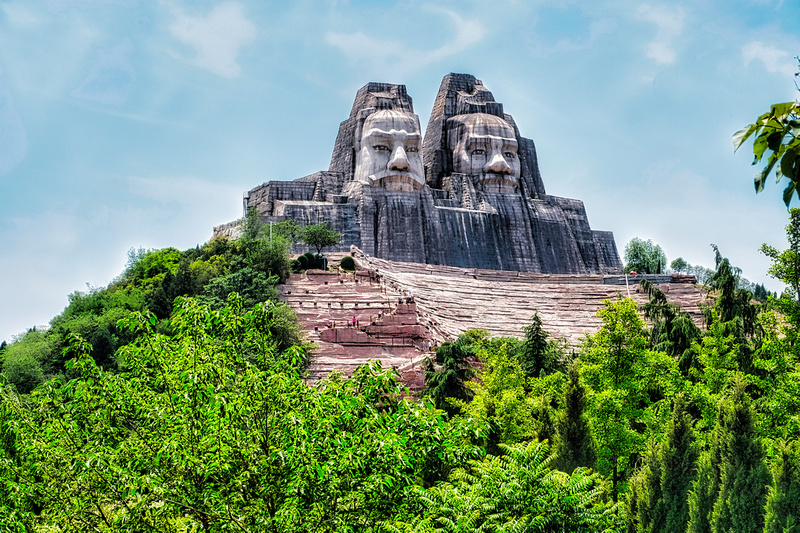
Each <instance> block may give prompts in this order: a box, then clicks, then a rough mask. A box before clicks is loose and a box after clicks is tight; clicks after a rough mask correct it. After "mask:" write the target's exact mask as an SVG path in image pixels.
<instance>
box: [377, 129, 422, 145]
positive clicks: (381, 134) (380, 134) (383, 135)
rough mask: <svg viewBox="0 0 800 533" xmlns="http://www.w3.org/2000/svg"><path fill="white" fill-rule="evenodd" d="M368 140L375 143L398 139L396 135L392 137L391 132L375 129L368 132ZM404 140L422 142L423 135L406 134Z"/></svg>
mask: <svg viewBox="0 0 800 533" xmlns="http://www.w3.org/2000/svg"><path fill="white" fill-rule="evenodd" d="M366 138H368V139H370V142H374V141H373V140H390V141H393V140H395V139H396V138H397V137H396V136H395V135H392V133H391V132H388V131H385V130H379V129H377V128H375V129H371V130H370V131H369V132H367V135H366ZM404 138H405V140H406V141H422V135H421V134H419V133H406V134H405V137H404Z"/></svg>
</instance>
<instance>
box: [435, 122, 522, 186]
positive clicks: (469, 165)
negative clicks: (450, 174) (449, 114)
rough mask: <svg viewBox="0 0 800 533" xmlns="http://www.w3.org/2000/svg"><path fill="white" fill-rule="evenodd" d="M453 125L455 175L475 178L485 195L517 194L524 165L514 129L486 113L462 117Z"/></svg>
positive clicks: (452, 142)
mask: <svg viewBox="0 0 800 533" xmlns="http://www.w3.org/2000/svg"><path fill="white" fill-rule="evenodd" d="M450 121H451V122H452V123H451V125H450V128H449V132H450V133H449V137H448V142H449V146H450V149H451V150H453V171H454V172H457V173H460V174H469V175H471V176H473V179H474V182H475V186H476V187H477V188H478V189H480V190H483V191H487V192H499V193H512V192H514V191H516V190H517V188H518V187H519V177H520V163H519V157H518V156H517V147H518V145H517V138H516V136H515V135H514V129H513V128H512V127H511V125H509V123H508V122H506V121H505V120H503V119H502V118H500V117H497V116H495V115H489V114H486V113H473V114H469V115H459V116H456V117H453V118H451V119H450Z"/></svg>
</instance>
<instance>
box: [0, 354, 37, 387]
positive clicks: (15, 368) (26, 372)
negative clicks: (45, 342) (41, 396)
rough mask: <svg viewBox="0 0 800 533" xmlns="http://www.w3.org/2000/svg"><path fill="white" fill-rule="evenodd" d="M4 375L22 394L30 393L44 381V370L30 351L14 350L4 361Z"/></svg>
mask: <svg viewBox="0 0 800 533" xmlns="http://www.w3.org/2000/svg"><path fill="white" fill-rule="evenodd" d="M3 375H5V378H6V380H7V381H8V383H10V384H12V385H14V386H15V387H16V388H17V391H18V392H20V393H21V394H28V393H29V392H30V391H32V390H33V389H35V388H36V386H37V385H38V384H39V383H41V382H42V381H44V370H42V365H41V364H40V363H39V361H38V360H37V359H36V357H34V356H33V355H32V354H30V353H26V352H20V353H17V352H12V353H10V354H8V355H7V356H6V358H5V361H3Z"/></svg>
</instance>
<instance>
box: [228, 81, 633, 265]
mask: <svg viewBox="0 0 800 533" xmlns="http://www.w3.org/2000/svg"><path fill="white" fill-rule="evenodd" d="M370 117H372V118H370ZM418 124H419V121H418V119H417V117H416V115H414V110H413V104H412V100H411V98H410V97H409V96H408V94H407V92H406V89H405V86H403V85H393V84H387V83H369V84H367V85H365V86H364V87H363V88H361V89H360V90H359V91H358V93H357V94H356V98H355V102H354V104H353V108H352V110H351V112H350V116H349V117H348V118H347V120H345V121H344V122H342V123H341V125H340V127H339V133H338V135H337V137H336V142H335V146H334V150H333V155H332V157H331V163H330V166H329V169H328V170H327V171H322V172H317V173H315V174H312V175H310V176H305V177H303V178H299V179H297V180H295V181H290V182H286V181H270V182H268V183H264V184H262V185H259V186H258V187H255V188H254V189H252V190H251V191H249V192H248V193H246V194H245V206H246V207H245V208H246V209H247V207H252V208H255V209H257V210H258V212H259V213H260V215H261V218H262V220H264V221H266V222H269V221H280V220H285V219H287V218H291V219H293V220H295V221H296V222H298V223H299V224H315V223H320V222H325V221H327V222H329V223H330V224H331V226H332V227H333V228H334V229H336V230H337V231H339V232H341V233H342V240H341V242H340V244H339V246H338V247H334V248H330V249H329V250H330V251H342V252H346V251H348V250H349V249H350V246H351V245H355V246H357V247H358V248H360V249H361V250H363V251H364V253H366V254H367V255H370V256H373V257H377V258H382V259H388V260H393V261H402V262H412V263H426V264H432V265H448V266H453V267H461V268H483V269H495V270H515V271H521V272H538V273H562V274H590V273H598V274H600V273H605V274H613V273H618V272H619V271H620V270H621V266H622V265H621V262H620V260H619V254H618V252H617V248H616V244H615V242H614V237H613V235H612V234H611V232H607V231H595V230H592V229H591V227H590V226H589V221H588V217H587V215H586V211H585V209H584V206H583V203H582V202H581V201H580V200H574V199H569V198H560V197H556V196H550V195H547V194H546V193H545V188H544V183H543V181H542V177H541V175H540V172H539V167H538V161H537V156H536V149H535V147H534V144H533V141H531V140H530V139H526V138H524V137H522V136H521V135H520V134H519V130H518V128H517V126H516V124H515V123H514V120H513V118H512V117H511V116H510V115H508V114H506V113H505V111H504V109H503V105H502V104H501V103H499V102H496V101H495V100H494V97H493V95H492V93H491V92H489V91H488V90H487V89H486V88H485V87H484V86H483V84H482V82H481V81H479V80H476V79H475V78H474V77H473V76H471V75H468V74H448V75H447V76H445V78H444V80H443V81H442V85H441V87H440V89H439V93H438V95H437V98H436V101H435V103H434V107H433V111H432V113H431V117H430V120H429V122H428V126H427V129H426V131H425V137H424V142H422V154H421V157H420V154H419V153H418V150H419V142H420V140H421V136H420V132H419V126H418ZM420 163H422V164H423V165H424V184H423V178H422V176H421V168H420V166H419V165H420ZM219 228H220V231H219V232H218V233H220V234H230V233H231V230H230V227H229V225H225V226H220V227H219ZM215 231H216V228H215ZM294 251H295V252H301V251H304V249H303V248H302V247H299V246H298V247H296V248H295V250H294Z"/></svg>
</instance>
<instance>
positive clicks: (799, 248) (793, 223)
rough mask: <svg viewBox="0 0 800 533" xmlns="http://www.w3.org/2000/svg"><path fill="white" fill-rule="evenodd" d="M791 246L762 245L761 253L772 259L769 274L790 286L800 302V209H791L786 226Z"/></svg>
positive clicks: (788, 291) (788, 292)
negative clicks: (782, 248) (778, 248)
mask: <svg viewBox="0 0 800 533" xmlns="http://www.w3.org/2000/svg"><path fill="white" fill-rule="evenodd" d="M786 239H787V240H788V241H789V248H788V249H786V250H783V251H782V252H781V251H778V250H777V249H775V248H773V247H772V246H769V245H767V244H762V245H761V249H760V251H761V253H762V254H764V255H766V256H767V257H769V258H770V259H771V260H772V265H770V267H769V270H768V271H767V274H769V276H770V277H773V278H775V279H777V280H780V281H781V282H783V283H785V284H786V285H787V286H788V289H787V294H790V295H791V297H792V299H794V301H795V302H800V209H798V208H796V207H794V208H792V209H789V224H788V225H787V226H786Z"/></svg>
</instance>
